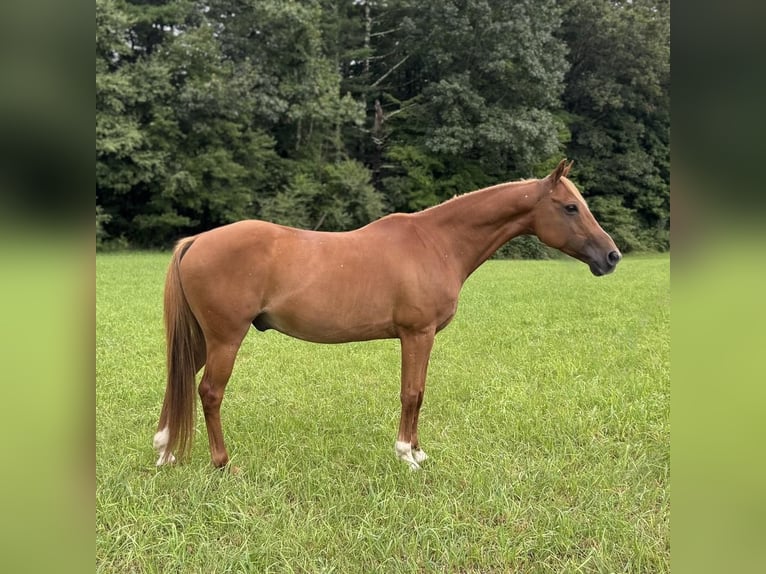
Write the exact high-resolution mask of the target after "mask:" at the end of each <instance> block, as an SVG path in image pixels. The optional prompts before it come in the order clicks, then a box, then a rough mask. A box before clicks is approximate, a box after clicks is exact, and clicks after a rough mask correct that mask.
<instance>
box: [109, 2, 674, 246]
mask: <svg viewBox="0 0 766 574" xmlns="http://www.w3.org/2000/svg"><path fill="white" fill-rule="evenodd" d="M669 126H670V118H669V10H668V5H667V2H662V1H660V0H634V1H632V2H630V1H627V0H626V1H618V0H615V1H611V0H566V1H565V2H557V1H555V0H536V1H533V0H417V1H416V0H312V1H309V2H300V1H298V0H257V1H256V0H206V1H205V2H197V1H194V0H97V1H96V205H97V210H96V212H97V233H98V238H99V243H100V244H103V243H105V242H106V243H108V242H109V241H111V242H112V243H115V242H117V243H118V244H120V245H124V244H130V245H134V246H168V245H170V244H171V243H172V242H173V241H174V240H175V239H176V238H178V237H179V236H181V235H184V234H190V233H195V232H198V231H201V230H204V229H209V228H211V227H214V226H217V225H221V224H224V223H227V222H230V221H235V220H238V219H242V218H247V217H260V218H265V219H269V220H272V221H276V222H280V223H285V224H289V225H296V226H300V227H306V228H312V229H327V230H340V229H349V228H352V227H358V226H360V225H364V224H365V223H367V222H368V221H369V220H371V219H373V218H376V217H379V216H380V215H382V214H384V213H385V212H388V211H394V210H397V211H399V210H401V211H413V210H417V209H421V208H423V207H427V206H429V205H433V204H434V203H437V202H439V201H442V200H444V199H446V198H448V197H450V196H452V195H454V194H458V193H464V192H467V191H470V190H473V189H476V188H479V187H483V186H486V185H490V184H494V183H498V182H500V181H507V180H511V179H516V178H519V177H534V176H539V175H541V174H542V173H544V172H545V171H547V170H548V169H549V168H551V167H552V166H553V165H555V163H556V162H557V161H558V160H559V159H560V158H561V156H562V155H564V154H565V153H566V155H568V156H569V157H571V158H574V159H575V160H576V161H577V168H576V171H575V175H576V180H577V182H578V183H580V184H581V185H582V187H583V188H584V189H585V191H586V195H587V197H588V198H589V201H590V203H591V205H592V207H593V209H594V211H595V212H596V213H597V214H598V215H599V216H600V217H601V219H602V220H603V221H604V225H605V227H606V228H607V229H609V230H610V231H613V232H614V233H615V236H616V238H617V240H618V242H619V243H620V245H621V247H623V248H624V249H626V250H629V249H631V248H633V249H640V248H665V247H667V227H668V219H669V205H668V194H669V151H668V140H669ZM522 243H523V245H522ZM517 245H518V246H519V248H518V249H516V250H515V251H514V249H511V250H510V251H508V250H506V253H510V254H516V255H522V256H536V257H537V256H543V255H545V253H546V252H545V250H544V249H541V248H540V246H539V245H538V244H536V243H534V242H527V243H524V242H521V243H517Z"/></svg>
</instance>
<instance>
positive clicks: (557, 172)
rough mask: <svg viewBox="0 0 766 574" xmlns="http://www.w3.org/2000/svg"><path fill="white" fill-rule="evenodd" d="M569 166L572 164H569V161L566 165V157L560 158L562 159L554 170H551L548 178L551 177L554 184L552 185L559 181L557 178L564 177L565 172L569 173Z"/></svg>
mask: <svg viewBox="0 0 766 574" xmlns="http://www.w3.org/2000/svg"><path fill="white" fill-rule="evenodd" d="M571 167H572V164H571V163H570V164H569V165H567V160H566V158H564V159H562V160H561V161H560V162H559V164H558V165H557V166H556V169H554V170H553V171H552V172H551V175H550V178H551V181H552V182H553V184H554V185H555V184H557V183H558V181H559V180H560V179H561V178H562V177H566V174H568V173H569V168H571Z"/></svg>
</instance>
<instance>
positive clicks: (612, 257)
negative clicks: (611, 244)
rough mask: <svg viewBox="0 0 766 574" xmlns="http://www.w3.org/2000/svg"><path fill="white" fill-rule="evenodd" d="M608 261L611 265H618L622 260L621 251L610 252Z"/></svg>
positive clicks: (607, 257)
mask: <svg viewBox="0 0 766 574" xmlns="http://www.w3.org/2000/svg"><path fill="white" fill-rule="evenodd" d="M606 259H607V261H609V263H610V264H611V265H617V263H618V262H619V261H620V259H622V255H621V254H620V252H619V251H610V252H609V255H607V256H606Z"/></svg>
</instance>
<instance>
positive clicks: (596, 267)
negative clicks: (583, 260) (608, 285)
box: [588, 261, 617, 277]
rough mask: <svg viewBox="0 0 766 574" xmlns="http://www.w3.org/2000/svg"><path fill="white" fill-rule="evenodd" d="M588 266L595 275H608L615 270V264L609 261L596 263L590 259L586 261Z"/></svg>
mask: <svg viewBox="0 0 766 574" xmlns="http://www.w3.org/2000/svg"><path fill="white" fill-rule="evenodd" d="M588 267H590V272H591V273H593V274H594V275H595V276H596V277H601V276H603V275H609V274H610V273H611V272H612V271H614V270H615V268H616V267H617V265H616V264H615V265H611V264H610V263H603V264H602V263H596V262H595V261H590V262H589V263H588Z"/></svg>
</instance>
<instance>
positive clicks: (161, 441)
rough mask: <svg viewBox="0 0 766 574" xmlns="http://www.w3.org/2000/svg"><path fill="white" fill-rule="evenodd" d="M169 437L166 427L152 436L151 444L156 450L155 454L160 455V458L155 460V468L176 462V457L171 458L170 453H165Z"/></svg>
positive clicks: (171, 454)
mask: <svg viewBox="0 0 766 574" xmlns="http://www.w3.org/2000/svg"><path fill="white" fill-rule="evenodd" d="M169 437H170V431H169V430H168V427H165V428H163V429H162V430H161V431H158V432H157V433H156V434H155V435H154V440H153V441H152V442H153V444H154V448H155V449H157V452H158V453H159V455H160V457H159V458H158V459H157V466H162V465H163V464H172V463H174V462H175V461H176V457H174V456H173V453H172V452H168V453H166V452H165V449H166V448H167V446H168V438H169Z"/></svg>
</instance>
